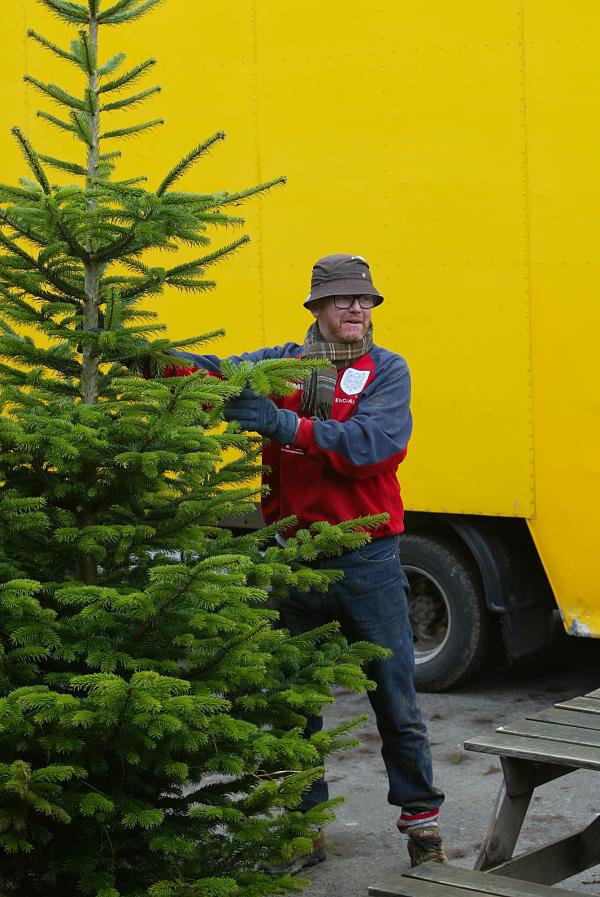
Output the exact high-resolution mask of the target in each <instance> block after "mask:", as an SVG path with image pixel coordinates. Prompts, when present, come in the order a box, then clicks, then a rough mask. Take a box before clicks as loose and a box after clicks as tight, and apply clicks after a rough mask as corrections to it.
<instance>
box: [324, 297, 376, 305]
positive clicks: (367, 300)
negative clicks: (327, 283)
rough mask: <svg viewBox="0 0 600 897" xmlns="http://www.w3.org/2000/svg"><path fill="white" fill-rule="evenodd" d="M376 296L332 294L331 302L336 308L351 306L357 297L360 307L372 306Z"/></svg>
mask: <svg viewBox="0 0 600 897" xmlns="http://www.w3.org/2000/svg"><path fill="white" fill-rule="evenodd" d="M376 298H377V297H376V296H334V297H333V304H334V305H335V307H336V308H352V306H353V305H354V301H355V300H356V299H358V304H359V305H360V307H361V308H373V306H374V305H375V299H376Z"/></svg>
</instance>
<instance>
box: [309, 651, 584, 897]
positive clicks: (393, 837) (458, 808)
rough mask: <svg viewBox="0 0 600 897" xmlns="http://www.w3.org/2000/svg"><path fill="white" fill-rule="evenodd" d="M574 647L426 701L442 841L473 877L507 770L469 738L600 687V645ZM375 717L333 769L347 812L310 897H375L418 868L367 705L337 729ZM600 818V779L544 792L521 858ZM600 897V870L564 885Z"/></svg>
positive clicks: (337, 713)
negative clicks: (372, 892)
mask: <svg viewBox="0 0 600 897" xmlns="http://www.w3.org/2000/svg"><path fill="white" fill-rule="evenodd" d="M571 642H573V643H574V645H573V644H570V645H569V646H567V648H565V649H564V650H563V651H562V652H554V653H553V656H552V658H551V659H549V658H547V659H546V660H545V661H540V660H537V661H536V662H535V663H531V662H530V663H528V664H523V665H521V666H519V667H513V668H511V669H501V670H498V671H496V672H494V673H493V674H490V675H487V676H485V677H483V678H481V679H479V680H478V681H475V682H473V683H469V684H468V685H466V686H464V687H462V688H461V689H457V690H455V691H453V692H450V693H446V694H422V695H420V704H421V709H422V712H423V717H424V719H425V721H426V723H427V727H428V730H429V737H430V741H431V747H432V753H433V762H434V775H435V781H436V784H438V785H439V787H441V788H442V789H443V790H444V791H445V793H446V803H445V805H444V808H443V811H442V812H443V816H442V833H443V835H444V840H445V844H446V850H447V853H448V857H449V859H450V862H451V863H453V864H455V865H457V866H463V867H465V868H471V869H472V868H473V864H474V862H475V858H476V856H477V852H478V848H479V846H480V842H481V839H482V836H483V834H484V832H485V830H486V828H487V824H488V818H489V815H490V813H491V810H492V806H493V802H494V800H495V797H496V794H497V792H498V788H499V786H500V783H501V770H500V764H499V762H498V760H497V758H496V757H494V756H493V755H490V754H476V753H472V752H466V751H464V750H463V743H464V741H465V740H467V739H468V738H472V737H476V736H480V735H484V734H486V733H490V732H492V731H493V730H494V729H495V728H496V726H499V725H502V724H504V723H508V722H511V721H514V720H517V719H520V718H522V717H523V716H525V715H526V714H527V713H529V712H532V711H538V710H542V709H544V708H545V707H548V706H550V705H552V704H554V703H556V702H557V701H562V700H566V699H568V698H571V697H575V696H576V695H581V694H585V693H586V692H589V691H592V690H593V689H595V688H598V687H600V643H598V642H593V643H592V642H583V640H577V642H576V643H575V640H569V643H571ZM361 713H368V714H369V717H370V720H369V723H368V724H366V725H364V726H363V727H362V728H360V729H359V730H358V735H359V737H360V738H361V746H360V747H359V748H356V749H354V750H352V751H346V752H341V753H339V754H338V755H337V756H336V757H335V758H332V760H331V761H330V764H329V766H328V779H329V783H330V792H331V796H332V797H333V796H338V795H344V796H345V797H346V802H345V804H344V805H343V806H342V807H341V808H340V809H339V810H338V814H337V819H336V820H335V822H333V823H331V825H330V826H328V828H327V843H328V859H327V861H326V862H325V863H321V864H320V865H319V866H315V867H313V868H312V869H306V870H303V873H302V875H303V877H304V878H306V879H309V881H310V884H309V886H308V887H307V889H306V890H305V891H304V894H305V895H306V897H366V894H367V887H368V886H369V885H373V884H375V883H376V882H380V881H382V880H385V879H386V878H387V877H390V876H392V875H395V874H401V873H402V872H404V871H405V870H406V869H407V868H408V866H409V864H408V857H407V853H406V845H405V841H404V839H403V838H402V837H401V836H400V835H399V833H398V831H397V829H396V827H395V821H396V818H397V815H398V811H397V808H395V807H391V806H389V805H388V804H387V802H386V794H387V778H386V774H385V769H384V766H383V761H382V759H381V755H380V739H379V735H378V734H377V729H376V727H375V723H374V720H373V716H372V713H371V710H370V707H369V704H368V701H367V698H366V697H365V696H364V695H354V694H351V693H348V692H340V693H339V694H338V696H337V700H336V703H335V705H334V706H333V707H332V708H329V710H328V713H327V717H326V718H327V722H328V723H329V724H330V725H335V724H336V723H338V722H340V721H342V720H345V719H348V718H349V717H353V716H357V715H359V714H361ZM598 813H600V776H598V773H596V772H592V771H588V770H580V771H578V772H576V773H573V774H571V775H568V776H565V777H564V778H561V779H558V780H556V781H554V782H549V783H547V784H546V785H544V786H542V787H541V788H538V789H537V790H536V792H535V795H534V797H533V801H532V805H531V807H530V809H529V812H528V814H527V817H526V820H525V825H524V827H523V830H522V832H521V836H520V838H519V842H518V844H517V848H516V853H519V852H521V851H523V850H528V849H531V848H533V847H535V846H536V845H537V844H539V843H541V842H545V841H548V840H552V839H554V838H558V837H561V836H563V835H565V834H567V833H569V832H570V831H571V830H573V829H577V828H579V827H581V826H583V825H585V824H587V823H588V822H590V821H591V819H592V818H593V815H594V814H598ZM560 886H561V887H563V888H566V889H570V890H576V891H578V892H582V893H584V894H590V895H600V867H596V868H595V869H591V870H589V871H588V872H586V873H582V874H581V875H579V876H576V877H574V878H571V879H569V880H568V881H566V882H563V883H561V885H560Z"/></svg>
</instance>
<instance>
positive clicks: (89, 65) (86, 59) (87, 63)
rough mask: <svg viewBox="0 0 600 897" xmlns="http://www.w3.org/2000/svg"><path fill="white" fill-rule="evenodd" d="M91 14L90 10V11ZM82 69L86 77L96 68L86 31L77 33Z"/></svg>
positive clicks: (94, 55)
mask: <svg viewBox="0 0 600 897" xmlns="http://www.w3.org/2000/svg"><path fill="white" fill-rule="evenodd" d="M90 12H91V9H90ZM79 38H80V47H81V61H82V63H83V66H82V68H83V69H84V71H85V72H87V74H88V75H91V74H92V73H93V72H94V71H95V69H96V66H97V61H96V54H95V52H94V48H93V47H92V46H91V44H90V40H89V37H88V34H87V32H86V31H80V32H79Z"/></svg>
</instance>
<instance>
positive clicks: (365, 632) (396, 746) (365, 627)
mask: <svg viewBox="0 0 600 897" xmlns="http://www.w3.org/2000/svg"><path fill="white" fill-rule="evenodd" d="M311 566H313V567H315V568H317V569H328V568H329V569H338V570H343V571H344V578H343V579H342V580H340V582H337V583H333V584H332V585H331V586H330V587H329V589H328V591H327V592H312V593H299V592H296V591H294V592H292V593H291V594H290V595H289V597H288V598H285V599H284V600H283V601H282V602H281V604H280V608H279V610H280V618H281V625H282V626H284V627H285V628H286V629H289V630H290V632H292V633H293V634H294V635H298V634H300V633H302V632H307V631H308V630H310V629H315V628H316V627H317V626H321V625H323V624H324V623H329V622H331V621H332V620H338V621H339V623H340V628H341V632H342V633H343V635H345V636H346V638H347V639H348V641H350V642H357V641H369V642H373V643H374V644H376V645H381V646H382V647H384V648H390V649H391V650H392V652H393V654H392V656H391V657H389V658H388V659H386V660H376V661H374V662H373V663H371V664H370V665H369V667H368V669H367V673H368V675H369V678H371V679H373V680H374V682H376V684H377V688H376V689H375V690H374V691H370V692H368V696H369V700H370V702H371V707H372V708H373V710H374V712H375V718H376V720H377V728H378V730H379V734H380V736H381V740H382V747H381V754H382V757H383V761H384V763H385V766H386V770H387V774H388V781H389V792H388V801H389V803H390V804H394V805H395V806H398V807H403V808H404V809H407V810H409V811H410V812H415V813H417V812H419V811H420V810H433V809H435V808H436V807H439V806H440V805H441V804H442V802H443V800H444V795H443V794H442V792H441V791H438V790H437V788H434V787H433V782H432V769H431V752H430V749H429V742H428V740H427V730H426V728H425V724H424V723H423V719H422V717H421V712H420V710H419V708H418V706H417V696H416V693H415V687H414V683H413V672H414V652H413V637H412V631H411V628H410V622H409V618H408V604H407V601H406V590H407V589H408V581H407V579H406V576H405V574H404V571H403V570H402V565H401V563H400V554H399V542H398V537H397V536H385V537H383V538H381V539H374V540H373V541H372V542H370V543H368V544H367V545H365V546H364V547H363V548H358V549H356V550H355V551H347V552H345V553H344V554H343V555H341V556H339V557H333V558H325V559H322V560H318V561H315V562H314V563H313V564H312V565H311ZM322 726H323V720H322V718H321V717H311V718H310V719H309V720H308V723H307V726H306V735H307V736H310V735H312V734H313V733H314V732H319V731H320V730H321V728H322ZM327 797H328V788H327V783H326V781H325V779H324V778H322V779H320V780H319V781H317V782H315V783H314V784H313V785H312V787H311V788H310V789H309V790H308V791H307V792H306V793H305V794H304V797H303V801H302V806H301V809H303V810H307V809H308V808H309V807H312V806H314V805H315V804H318V803H320V802H321V801H323V800H327Z"/></svg>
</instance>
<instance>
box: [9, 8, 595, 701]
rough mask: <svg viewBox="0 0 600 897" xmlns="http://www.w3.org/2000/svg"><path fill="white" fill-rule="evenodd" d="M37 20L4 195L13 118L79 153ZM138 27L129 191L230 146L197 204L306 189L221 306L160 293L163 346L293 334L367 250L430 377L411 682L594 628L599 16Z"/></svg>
mask: <svg viewBox="0 0 600 897" xmlns="http://www.w3.org/2000/svg"><path fill="white" fill-rule="evenodd" d="M27 27H35V28H36V30H39V31H42V32H43V33H45V34H47V35H48V36H50V37H51V38H53V37H54V38H58V32H57V29H56V26H55V24H54V23H53V21H52V20H51V19H50V18H49V17H48V16H47V15H46V14H45V13H44V11H43V10H42V9H41V8H40V7H39V6H37V5H36V4H35V3H33V2H32V0H20V2H18V3H13V4H12V6H11V12H10V13H6V14H5V15H4V16H3V47H2V49H3V52H2V54H0V87H1V89H2V99H3V102H2V104H1V105H0V118H1V120H0V125H1V127H0V133H1V134H3V135H5V136H4V137H3V139H2V142H1V144H0V153H1V158H2V163H3V169H4V170H3V177H2V180H9V179H14V178H16V177H17V176H18V175H19V174H21V173H23V165H22V163H21V161H20V160H19V158H18V155H17V151H16V149H15V147H14V146H13V145H12V144H11V143H10V140H9V136H8V130H9V127H10V126H11V125H12V124H14V123H18V124H20V125H21V126H23V127H25V128H26V130H27V132H28V134H29V135H30V136H31V137H32V138H33V140H34V143H35V144H36V145H39V146H43V148H44V151H45V152H46V153H51V154H53V155H59V153H58V152H57V150H58V149H62V150H63V151H64V150H65V145H64V141H63V138H62V137H61V135H60V134H57V133H53V132H52V131H50V130H49V129H48V128H47V127H46V126H44V124H43V123H42V122H40V121H39V120H38V119H36V117H35V110H36V109H37V108H38V102H37V98H36V97H34V96H33V94H32V93H31V92H30V89H27V88H26V86H25V85H24V84H23V82H22V80H21V76H22V73H23V72H24V71H25V70H26V69H28V70H30V71H32V72H34V73H35V72H36V71H37V72H40V71H42V70H43V72H44V75H45V77H46V80H56V81H57V82H58V83H61V80H62V79H61V73H59V72H58V71H57V75H56V78H53V77H52V70H53V68H54V66H56V67H57V69H58V67H59V66H60V61H57V62H56V63H55V62H54V61H53V59H52V58H51V57H49V56H44V51H43V50H42V49H41V48H36V47H31V46H28V44H27V42H26V41H25V37H24V33H25V30H26V29H27ZM132 34H133V41H132V43H131V44H130V46H129V47H128V49H129V50H130V60H134V61H137V60H139V59H140V58H145V57H146V56H147V55H149V54H151V55H156V56H157V57H158V66H157V70H158V80H159V81H160V82H161V83H162V85H163V88H164V90H163V93H162V95H161V96H160V97H159V98H158V99H157V100H156V111H157V114H163V113H165V112H166V113H167V124H166V127H165V128H164V130H163V131H162V132H161V133H159V134H158V135H156V136H154V137H151V138H146V139H140V141H139V143H137V144H130V145H129V151H128V154H127V157H128V162H127V166H126V168H125V169H124V173H125V175H129V174H137V173H140V172H144V173H145V172H150V173H151V174H153V173H155V174H156V177H157V179H158V177H159V174H160V173H162V172H164V171H165V170H166V167H167V166H168V164H169V163H172V162H174V161H176V160H177V159H178V158H179V156H180V155H181V150H185V149H187V148H188V147H191V146H192V145H193V144H194V143H195V142H197V140H198V139H200V138H202V137H204V136H207V135H209V134H211V133H213V132H214V131H217V130H221V129H224V130H225V131H226V132H227V133H228V135H229V139H228V141H227V144H226V145H225V148H224V150H223V151H219V152H218V153H217V152H215V154H214V155H213V156H212V157H211V158H209V160H208V161H207V162H206V163H205V164H204V167H203V168H198V169H196V173H195V180H193V179H192V178H190V181H192V180H193V183H194V187H195V188H198V189H203V190H214V189H221V188H227V189H234V188H237V187H241V186H245V185H250V184H252V183H255V182H257V181H261V180H266V179H267V178H269V177H272V176H276V175H279V174H287V175H288V178H289V183H288V186H287V187H286V188H285V189H283V190H278V191H276V192H275V193H274V194H273V195H272V196H271V197H269V198H267V199H263V200H261V201H257V202H254V203H253V204H251V205H250V207H248V208H247V209H246V213H247V214H246V217H247V229H248V231H249V232H250V234H251V235H252V236H253V242H252V244H251V245H250V247H249V248H246V249H245V250H243V252H244V253H245V255H238V256H237V257H236V260H234V261H232V262H230V263H229V264H228V265H227V266H223V267H222V268H221V269H220V276H219V290H218V294H216V297H210V296H207V297H206V298H204V299H201V300H195V301H194V303H193V304H191V303H190V302H189V300H188V299H186V298H182V297H180V296H169V297H167V301H166V302H164V301H163V303H162V311H163V313H164V316H165V317H166V318H167V320H168V323H169V327H170V332H171V333H172V334H177V335H186V334H189V333H190V332H193V333H198V332H202V331H203V330H205V331H208V330H211V329H213V328H216V327H220V326H224V327H225V328H226V329H227V336H226V338H225V339H224V340H223V341H222V344H221V345H220V347H219V348H218V349H217V351H219V352H220V353H222V354H227V353H228V352H238V351H240V350H243V349H250V348H256V347H258V346H261V345H272V344H276V343H279V342H281V341H282V340H285V339H294V338H295V339H297V340H300V339H301V338H302V335H303V333H304V331H305V328H306V325H307V318H306V312H305V311H304V310H303V308H302V300H303V298H304V296H305V294H306V292H307V289H308V276H309V273H310V267H311V265H312V262H313V261H314V260H315V259H316V258H318V257H319V256H321V255H324V254H326V253H329V252H340V251H349V252H355V253H360V254H361V255H364V256H365V257H366V258H367V259H368V260H369V262H370V264H371V268H372V270H373V272H374V277H375V281H376V283H377V285H378V287H379V289H380V290H381V291H382V292H383V294H384V295H385V296H386V302H385V303H384V304H383V306H382V307H381V308H380V309H378V310H377V315H376V334H375V339H376V342H378V343H380V344H382V345H385V346H386V347H388V348H390V349H393V350H395V351H398V352H400V353H401V354H403V355H404V356H405V357H406V358H407V360H408V362H409V364H410V367H411V370H412V376H413V389H414V401H413V410H414V417H415V431H414V437H413V439H412V441H411V445H410V447H409V456H408V459H407V460H406V462H405V463H404V464H403V465H402V467H401V468H400V477H401V483H402V490H403V495H404V498H405V502H406V505H407V508H408V509H409V513H408V514H407V534H406V536H405V537H404V544H403V560H404V563H405V566H406V568H407V572H408V575H409V579H410V580H411V585H412V592H411V609H412V618H413V625H414V630H415V637H416V642H415V647H416V655H417V683H418V685H419V686H420V687H421V688H426V689H440V688H444V687H446V686H448V685H451V684H453V683H456V682H459V681H461V679H463V678H465V677H466V676H468V675H471V674H472V673H473V672H474V671H475V670H476V669H477V668H478V667H480V666H481V665H482V663H483V662H484V661H485V660H486V658H488V657H489V656H491V655H492V654H493V651H494V643H495V642H496V641H497V640H498V636H499V634H500V633H501V634H502V637H503V640H504V646H505V649H506V651H507V652H508V654H509V655H510V656H513V657H519V656H523V655H525V654H526V653H528V652H530V651H532V650H534V649H535V648H537V647H539V646H541V645H544V644H547V643H548V642H549V640H550V638H551V635H552V629H553V620H555V619H556V618H557V616H558V614H560V618H561V619H562V623H563V625H564V628H565V630H566V631H567V632H568V633H569V634H571V635H574V636H592V637H598V636H600V583H599V578H598V575H597V573H596V569H595V563H596V553H597V545H598V538H597V526H596V515H597V513H598V505H599V504H600V477H599V463H600V460H599V458H600V451H599V449H600V439H599V433H600V377H599V361H598V357H599V350H598V342H599V339H600V304H599V302H598V294H599V286H600V253H599V251H598V237H599V228H598V213H599V208H600V178H599V164H598V161H599V159H600V117H599V116H598V112H597V104H598V97H599V96H600V6H599V5H598V3H597V2H596V0H577V2H575V3H571V4H563V3H556V2H549V0H496V2H494V3H481V2H477V0H455V2H453V3H448V2H447V0H431V2H429V3H426V4H414V3H407V2H405V0H395V2H392V0H380V2H378V3H372V4H371V3H363V2H357V0H348V2H344V3H341V2H333V0H332V2H330V3H323V2H316V0H303V2H302V3H300V2H296V0H287V2H283V0H230V2H228V3H226V4H207V3H202V2H197V0H170V2H167V3H165V4H164V5H162V6H159V7H158V9H157V11H155V13H154V14H153V15H152V16H150V17H149V18H148V19H145V20H142V21H141V22H140V23H139V25H137V26H136V28H135V29H133V31H132V29H131V28H130V29H129V35H130V40H131V35H132ZM109 37H110V40H111V41H112V42H113V46H112V47H111V49H112V50H113V51H116V50H117V49H120V47H119V46H118V41H119V39H120V33H119V29H115V30H114V32H111V33H110V36H109ZM42 66H43V69H42ZM151 102H154V100H152V101H151ZM146 111H148V110H146ZM148 117H153V116H152V114H150V115H149V116H148ZM66 151H67V152H68V151H69V147H67V148H66Z"/></svg>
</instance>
